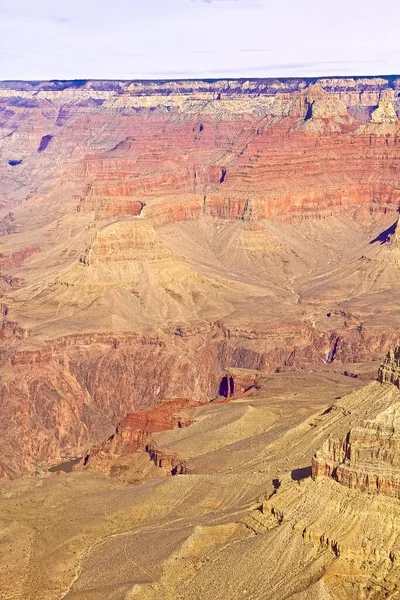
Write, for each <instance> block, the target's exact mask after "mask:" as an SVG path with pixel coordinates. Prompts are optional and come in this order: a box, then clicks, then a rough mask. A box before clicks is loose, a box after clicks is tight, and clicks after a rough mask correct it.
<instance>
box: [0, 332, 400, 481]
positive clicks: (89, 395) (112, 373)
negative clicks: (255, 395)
mask: <svg viewBox="0 0 400 600" xmlns="http://www.w3.org/2000/svg"><path fill="white" fill-rule="evenodd" d="M227 335H228V333H227V332H226V331H225V332H224V330H223V329H221V328H220V327H219V326H214V327H211V329H209V330H204V329H200V331H198V332H196V331H192V333H191V335H187V336H182V335H179V336H176V335H175V336H174V339H171V338H169V337H167V336H166V335H163V336H158V337H157V336H138V335H131V336H128V335H124V336H110V335H106V334H102V335H100V334H97V335H92V336H90V335H87V336H78V337H72V336H71V337H70V338H65V339H64V340H58V341H55V342H54V343H53V344H52V345H51V346H48V347H47V348H46V349H44V350H38V351H24V352H20V353H16V354H14V355H12V357H11V361H10V362H8V361H9V359H7V357H3V358H4V360H5V361H6V362H5V363H4V365H3V374H4V375H3V378H2V382H1V387H0V404H1V410H2V416H3V419H4V422H5V423H8V424H11V425H12V426H11V425H9V426H8V427H7V428H5V430H4V435H3V438H2V453H1V456H2V461H1V469H2V475H3V476H6V477H8V476H10V477H13V476H16V475H19V474H21V473H23V472H24V471H26V470H28V471H30V470H33V469H34V468H35V465H37V464H38V463H40V462H47V463H48V464H54V463H57V462H60V461H61V460H62V459H64V458H71V457H76V456H82V455H83V454H84V453H85V452H86V451H87V448H88V447H90V446H92V445H96V444H98V443H100V442H101V441H102V440H104V439H105V438H107V437H108V436H109V435H111V434H112V432H113V431H114V429H115V425H116V423H118V422H120V421H121V420H122V419H123V418H124V417H125V416H126V415H127V414H128V413H132V412H134V411H138V410H143V409H148V408H151V407H153V406H156V405H157V404H158V403H160V402H162V401H163V400H165V399H168V398H190V399H191V400H193V401H195V402H201V403H205V402H208V401H210V400H211V399H212V398H215V397H216V396H217V395H218V394H219V393H221V382H222V379H223V377H224V375H223V374H222V375H221V373H223V370H224V369H227V371H226V372H227V373H230V374H232V376H233V379H234V382H235V381H236V384H235V383H234V384H233V388H234V389H233V395H235V394H236V393H237V392H238V393H242V392H244V391H245V390H246V389H247V388H248V387H251V386H253V385H256V382H257V373H256V371H263V372H267V373H268V372H274V371H275V370H277V369H282V368H285V369H289V370H291V369H296V368H310V367H311V366H312V365H315V364H316V363H319V364H323V360H324V357H325V352H326V350H325V348H326V343H328V341H329V338H328V339H326V340H325V342H324V339H323V338H321V337H320V336H319V335H317V334H315V336H312V335H311V336H310V338H309V340H308V341H307V342H306V343H305V342H304V331H299V332H298V333H297V334H293V335H292V336H291V337H292V339H291V341H290V344H288V339H287V337H283V338H282V339H281V340H279V337H278V338H275V337H273V338H272V339H271V337H270V336H265V337H264V338H263V337H262V336H257V337H256V339H252V337H253V336H249V338H247V339H246V337H245V336H243V337H240V335H239V333H236V334H235V336H234V337H233V336H232V332H230V333H229V336H230V338H227ZM242 335H243V334H242ZM207 339H208V341H207ZM335 339H336V338H335ZM391 345H393V339H391V338H390V336H382V335H380V336H378V337H374V336H371V337H368V336H365V337H363V338H360V336H359V334H357V333H356V334H354V339H348V340H346V339H345V338H344V339H343V340H341V341H340V345H339V346H338V349H337V355H336V357H335V360H336V361H337V362H340V361H341V360H342V361H343V362H348V361H352V360H355V361H360V360H363V359H364V358H366V357H370V356H371V351H376V352H382V351H384V350H387V348H388V347H390V346H391ZM249 370H250V371H249ZM228 393H229V392H228ZM229 395H230V394H229ZM138 418H139V417H138ZM144 419H145V417H144ZM139 437H140V436H139Z"/></svg>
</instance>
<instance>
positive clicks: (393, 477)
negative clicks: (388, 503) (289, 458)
mask: <svg viewBox="0 0 400 600" xmlns="http://www.w3.org/2000/svg"><path fill="white" fill-rule="evenodd" d="M399 351H400V349H399V347H397V348H396V349H395V350H393V351H391V352H390V353H389V355H388V357H387V358H386V360H385V362H384V364H383V365H382V367H381V368H380V370H379V376H378V380H379V381H380V382H381V384H385V383H390V384H394V385H396V386H397V387H399V380H398V374H397V372H396V369H397V368H398V360H399ZM312 475H313V477H314V479H318V478H319V477H331V478H333V479H335V480H336V481H338V482H339V483H340V484H342V485H344V486H346V487H349V488H352V489H358V490H361V491H366V492H369V493H373V494H383V495H386V496H394V497H395V498H400V405H399V404H398V403H396V404H394V405H392V406H389V407H388V408H387V409H385V410H383V411H382V412H380V413H379V414H378V415H377V416H376V417H375V418H374V419H371V420H366V421H364V423H363V424H362V425H360V426H357V427H353V428H352V429H351V430H350V431H349V433H348V435H347V436H346V437H345V438H344V439H335V438H328V439H327V440H326V442H325V443H324V445H323V447H322V449H321V450H319V451H317V452H316V453H315V454H314V456H313V461H312Z"/></svg>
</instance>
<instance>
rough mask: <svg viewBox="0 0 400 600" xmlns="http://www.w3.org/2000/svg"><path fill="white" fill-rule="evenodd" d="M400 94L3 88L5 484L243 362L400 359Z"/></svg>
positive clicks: (270, 367)
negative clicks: (395, 351) (395, 354)
mask: <svg viewBox="0 0 400 600" xmlns="http://www.w3.org/2000/svg"><path fill="white" fill-rule="evenodd" d="M399 91H400V82H399V79H398V78H397V77H375V78H368V77H366V78H326V79H325V78H322V79H318V80H317V79H274V80H250V81H245V80H238V81H233V80H221V81H214V82H210V81H187V82H182V81H181V82H173V81H166V82H101V81H81V82H39V83H38V82H35V83H34V84H33V83H23V82H14V83H12V82H6V83H4V82H3V83H0V111H1V115H2V119H1V126H0V129H1V138H2V144H1V148H0V180H1V192H0V212H1V214H0V235H1V256H0V294H1V299H0V302H1V313H2V314H1V327H0V341H1V346H0V368H1V383H0V404H1V414H2V418H3V425H4V427H3V429H4V434H3V436H2V440H1V445H2V448H1V461H2V465H1V468H2V473H3V474H4V476H5V475H7V476H15V475H18V474H20V473H22V472H24V471H27V470H33V469H34V467H35V465H36V464H37V463H38V462H42V461H46V462H48V463H53V462H54V463H56V462H59V461H60V460H61V459H62V458H71V457H78V456H82V455H83V454H84V452H85V451H86V449H87V448H88V447H90V446H92V445H93V444H98V443H100V442H101V441H102V440H104V439H106V438H107V437H108V436H109V435H110V434H111V433H112V432H113V431H114V430H115V426H116V424H117V423H119V422H121V420H122V419H123V418H124V417H125V416H126V415H127V414H128V413H132V412H137V411H140V410H142V409H145V408H152V407H154V406H155V405H157V404H158V403H160V402H162V401H164V400H165V399H171V398H191V399H193V401H196V402H207V401H210V400H211V399H212V398H214V397H215V396H216V395H217V394H218V391H219V388H220V385H221V373H222V371H223V370H224V369H227V368H239V369H247V370H249V369H250V370H255V371H261V372H273V371H275V370H277V369H302V368H310V367H312V368H314V367H315V366H316V365H318V366H322V368H325V367H326V368H330V366H331V365H332V364H333V367H334V366H335V363H338V364H339V363H341V362H343V363H345V362H352V361H364V360H371V359H374V358H376V357H379V356H381V355H382V353H385V352H387V351H388V350H389V349H390V348H391V347H394V346H396V345H397V344H398V343H399V333H400V323H399V317H398V308H397V304H398V303H397V298H398V293H399V289H398V282H399V276H398V275H399V274H398V268H399V265H400V256H399V248H398V245H397V242H396V239H397V237H396V236H397V234H396V233H395V232H394V231H393V224H394V222H395V220H396V216H395V215H396V212H397V209H398V206H399V204H400V169H399V168H398V160H399V139H400V129H399V128H400V125H399V122H398V114H399V110H400V101H399ZM38 150H40V151H38ZM17 163H18V164H17ZM388 232H389V233H388ZM393 233H394V236H393V235H392V234H393ZM390 236H392V237H391V238H390ZM389 238H390V239H389ZM377 307H379V310H377ZM395 370H396V369H395V368H394V370H393V369H392V367H390V366H389V365H388V367H387V371H386V372H385V374H384V375H382V377H383V378H384V379H385V380H388V381H389V380H393V381H394V380H395V378H396V377H397V374H396V373H395ZM247 383H248V382H247ZM247 383H246V381H243V382H242V384H243V385H241V384H239V383H238V385H239V389H241V390H242V388H244V390H245V387H246V384H247ZM229 385H230V383H229Z"/></svg>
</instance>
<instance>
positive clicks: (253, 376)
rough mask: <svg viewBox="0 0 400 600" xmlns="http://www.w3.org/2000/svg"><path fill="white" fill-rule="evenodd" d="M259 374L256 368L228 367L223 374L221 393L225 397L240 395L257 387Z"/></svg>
mask: <svg viewBox="0 0 400 600" xmlns="http://www.w3.org/2000/svg"><path fill="white" fill-rule="evenodd" d="M259 376H260V372H259V371H256V370H252V369H238V368H232V367H228V368H226V369H225V370H224V372H223V374H222V378H221V383H220V386H219V393H220V395H221V396H224V397H225V398H235V397H239V396H241V395H242V394H244V393H245V392H247V391H249V390H251V389H252V388H254V387H257V385H258V379H259Z"/></svg>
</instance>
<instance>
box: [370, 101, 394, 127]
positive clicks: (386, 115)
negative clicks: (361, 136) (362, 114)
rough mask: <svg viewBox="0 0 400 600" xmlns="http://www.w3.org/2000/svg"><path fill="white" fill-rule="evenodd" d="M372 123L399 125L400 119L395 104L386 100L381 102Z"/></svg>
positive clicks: (372, 117) (373, 114)
mask: <svg viewBox="0 0 400 600" xmlns="http://www.w3.org/2000/svg"><path fill="white" fill-rule="evenodd" d="M371 122H372V123H397V122H398V118H397V114H396V111H395V108H394V106H393V103H392V102H390V101H389V100H386V99H382V100H380V101H379V106H378V108H377V109H376V110H374V112H373V113H372V115H371Z"/></svg>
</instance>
